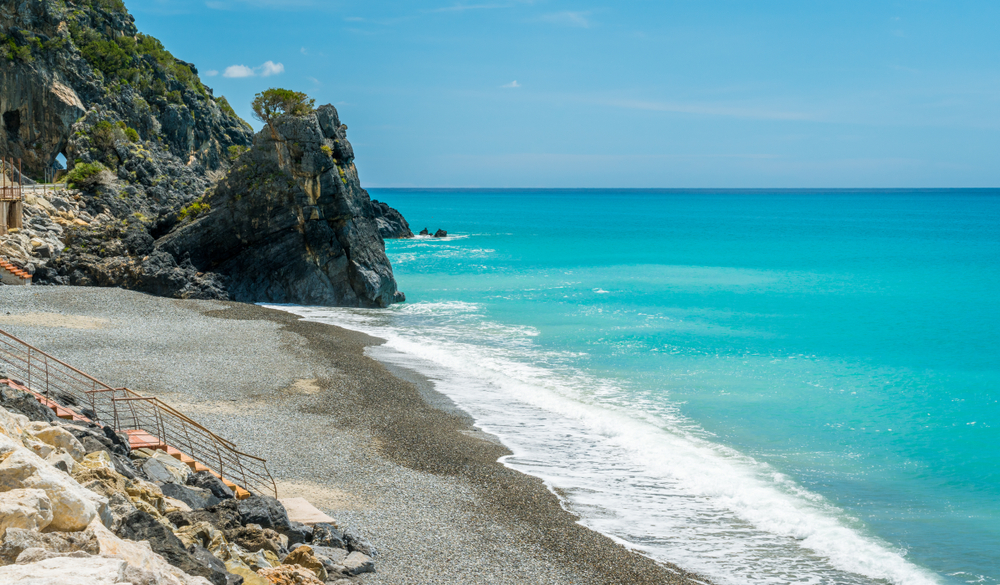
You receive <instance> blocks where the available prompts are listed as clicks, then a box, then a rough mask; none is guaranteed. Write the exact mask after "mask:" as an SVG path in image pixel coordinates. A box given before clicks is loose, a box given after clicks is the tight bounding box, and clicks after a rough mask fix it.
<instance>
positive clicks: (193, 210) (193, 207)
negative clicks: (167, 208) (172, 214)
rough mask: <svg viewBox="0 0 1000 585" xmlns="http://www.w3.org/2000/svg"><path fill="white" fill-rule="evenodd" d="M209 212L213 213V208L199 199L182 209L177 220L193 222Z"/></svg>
mask: <svg viewBox="0 0 1000 585" xmlns="http://www.w3.org/2000/svg"><path fill="white" fill-rule="evenodd" d="M209 211H212V206H211V205H209V204H208V203H205V202H203V201H202V200H201V198H200V197H199V198H198V199H196V200H194V201H192V202H191V204H189V205H188V206H186V207H184V208H183V209H181V210H180V212H179V213H178V214H177V219H178V220H179V221H184V220H186V219H191V220H193V219H195V218H196V217H198V216H199V215H202V214H205V213H208V212H209Z"/></svg>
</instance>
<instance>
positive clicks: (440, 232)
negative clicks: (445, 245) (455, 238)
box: [434, 230, 448, 238]
mask: <svg viewBox="0 0 1000 585" xmlns="http://www.w3.org/2000/svg"><path fill="white" fill-rule="evenodd" d="M434 237H435V238H447V237H448V232H446V231H444V230H438V231H436V232H434Z"/></svg>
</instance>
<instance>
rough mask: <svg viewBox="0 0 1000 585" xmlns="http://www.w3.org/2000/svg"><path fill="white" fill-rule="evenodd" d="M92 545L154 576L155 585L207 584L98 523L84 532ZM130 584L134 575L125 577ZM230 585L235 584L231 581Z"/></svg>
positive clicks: (131, 566) (141, 545)
mask: <svg viewBox="0 0 1000 585" xmlns="http://www.w3.org/2000/svg"><path fill="white" fill-rule="evenodd" d="M83 534H84V536H86V537H88V538H89V539H90V541H91V542H94V543H96V545H97V550H98V551H99V552H100V554H102V555H108V556H111V555H113V556H116V557H120V558H122V559H124V560H125V561H127V562H128V564H129V567H130V568H134V569H137V570H141V571H145V572H148V573H149V574H151V575H152V576H153V577H154V580H153V583H155V585H207V583H208V582H207V581H206V580H205V579H204V578H202V577H196V576H192V575H189V574H188V573H185V572H184V571H182V570H181V569H179V568H177V567H174V566H172V565H171V564H170V563H168V562H167V561H166V559H164V558H163V557H162V556H160V555H158V554H156V553H154V552H153V549H152V547H151V546H150V543H148V542H133V541H131V540H123V539H121V538H119V537H118V536H116V535H115V534H114V533H112V532H111V531H110V530H108V529H107V528H105V527H104V526H103V525H102V524H101V523H100V522H96V521H95V522H93V523H91V525H90V526H88V527H87V530H86V531H85V532H84V533H83ZM126 577H128V578H129V579H130V580H131V582H133V583H137V582H136V581H135V579H134V577H135V574H134V573H133V574H130V575H126ZM230 585H235V584H234V583H232V580H230Z"/></svg>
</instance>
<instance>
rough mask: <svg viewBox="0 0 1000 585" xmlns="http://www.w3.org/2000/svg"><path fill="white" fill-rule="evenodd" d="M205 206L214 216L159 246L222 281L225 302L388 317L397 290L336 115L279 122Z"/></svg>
mask: <svg viewBox="0 0 1000 585" xmlns="http://www.w3.org/2000/svg"><path fill="white" fill-rule="evenodd" d="M273 130H274V134H273V135H272V132H271V128H268V127H266V128H264V129H263V130H262V131H261V132H259V133H258V134H257V136H256V137H255V138H254V145H253V148H252V149H251V150H250V152H248V153H246V154H244V155H243V156H242V157H241V158H240V159H239V164H238V166H236V167H235V168H234V169H232V170H231V171H230V173H229V174H228V175H227V176H226V177H225V178H224V179H223V180H222V181H220V182H219V184H218V185H217V187H216V188H215V190H214V192H212V193H211V194H209V195H208V196H207V197H206V199H205V201H206V202H207V203H208V204H209V205H210V206H211V211H209V212H208V213H207V214H204V215H202V216H200V217H198V218H197V219H195V220H194V221H191V222H189V223H187V222H186V223H184V224H182V225H181V226H180V227H178V228H177V229H175V230H174V231H173V232H171V233H169V234H168V235H166V236H164V237H163V238H161V239H160V240H158V241H157V243H156V247H157V249H158V250H163V251H166V252H168V253H169V254H170V255H171V256H173V257H175V258H187V259H189V260H190V262H191V264H192V265H193V266H194V267H195V268H197V269H198V270H199V271H202V272H214V273H218V274H222V275H224V276H226V277H227V279H228V281H227V290H228V292H229V297H230V298H231V299H233V300H237V301H247V302H256V301H269V302H281V303H298V304H311V305H339V306H354V307H385V306H388V305H389V304H390V303H393V302H395V301H396V300H397V297H396V281H395V280H394V279H393V276H392V267H391V266H390V265H389V260H388V259H387V258H386V255H385V244H384V242H383V241H382V237H381V236H380V235H379V234H378V229H377V227H376V225H375V223H376V222H375V216H374V214H373V211H372V205H371V201H370V199H369V197H368V193H367V192H366V191H365V190H364V189H362V188H361V184H360V181H359V179H358V175H357V169H356V168H355V166H354V163H353V150H351V148H350V143H349V142H348V141H347V138H346V126H343V125H341V124H340V120H339V118H338V117H337V111H336V109H335V108H334V107H333V106H330V105H326V106H322V107H320V108H319V109H318V110H316V112H315V113H313V114H310V115H308V116H284V117H282V118H279V119H278V120H277V121H276V122H275V124H274V128H273Z"/></svg>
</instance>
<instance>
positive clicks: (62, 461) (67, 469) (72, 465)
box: [45, 449, 79, 475]
mask: <svg viewBox="0 0 1000 585" xmlns="http://www.w3.org/2000/svg"><path fill="white" fill-rule="evenodd" d="M45 461H47V462H48V463H49V464H50V465H52V467H55V468H56V469H58V470H59V471H62V472H63V473H68V474H69V475H73V471H75V470H76V468H77V466H78V465H79V464H78V463H77V462H76V460H75V459H73V457H71V456H70V454H69V453H67V452H65V451H63V450H62V449H57V450H56V452H55V453H52V454H51V455H49V456H48V457H46V458H45Z"/></svg>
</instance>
